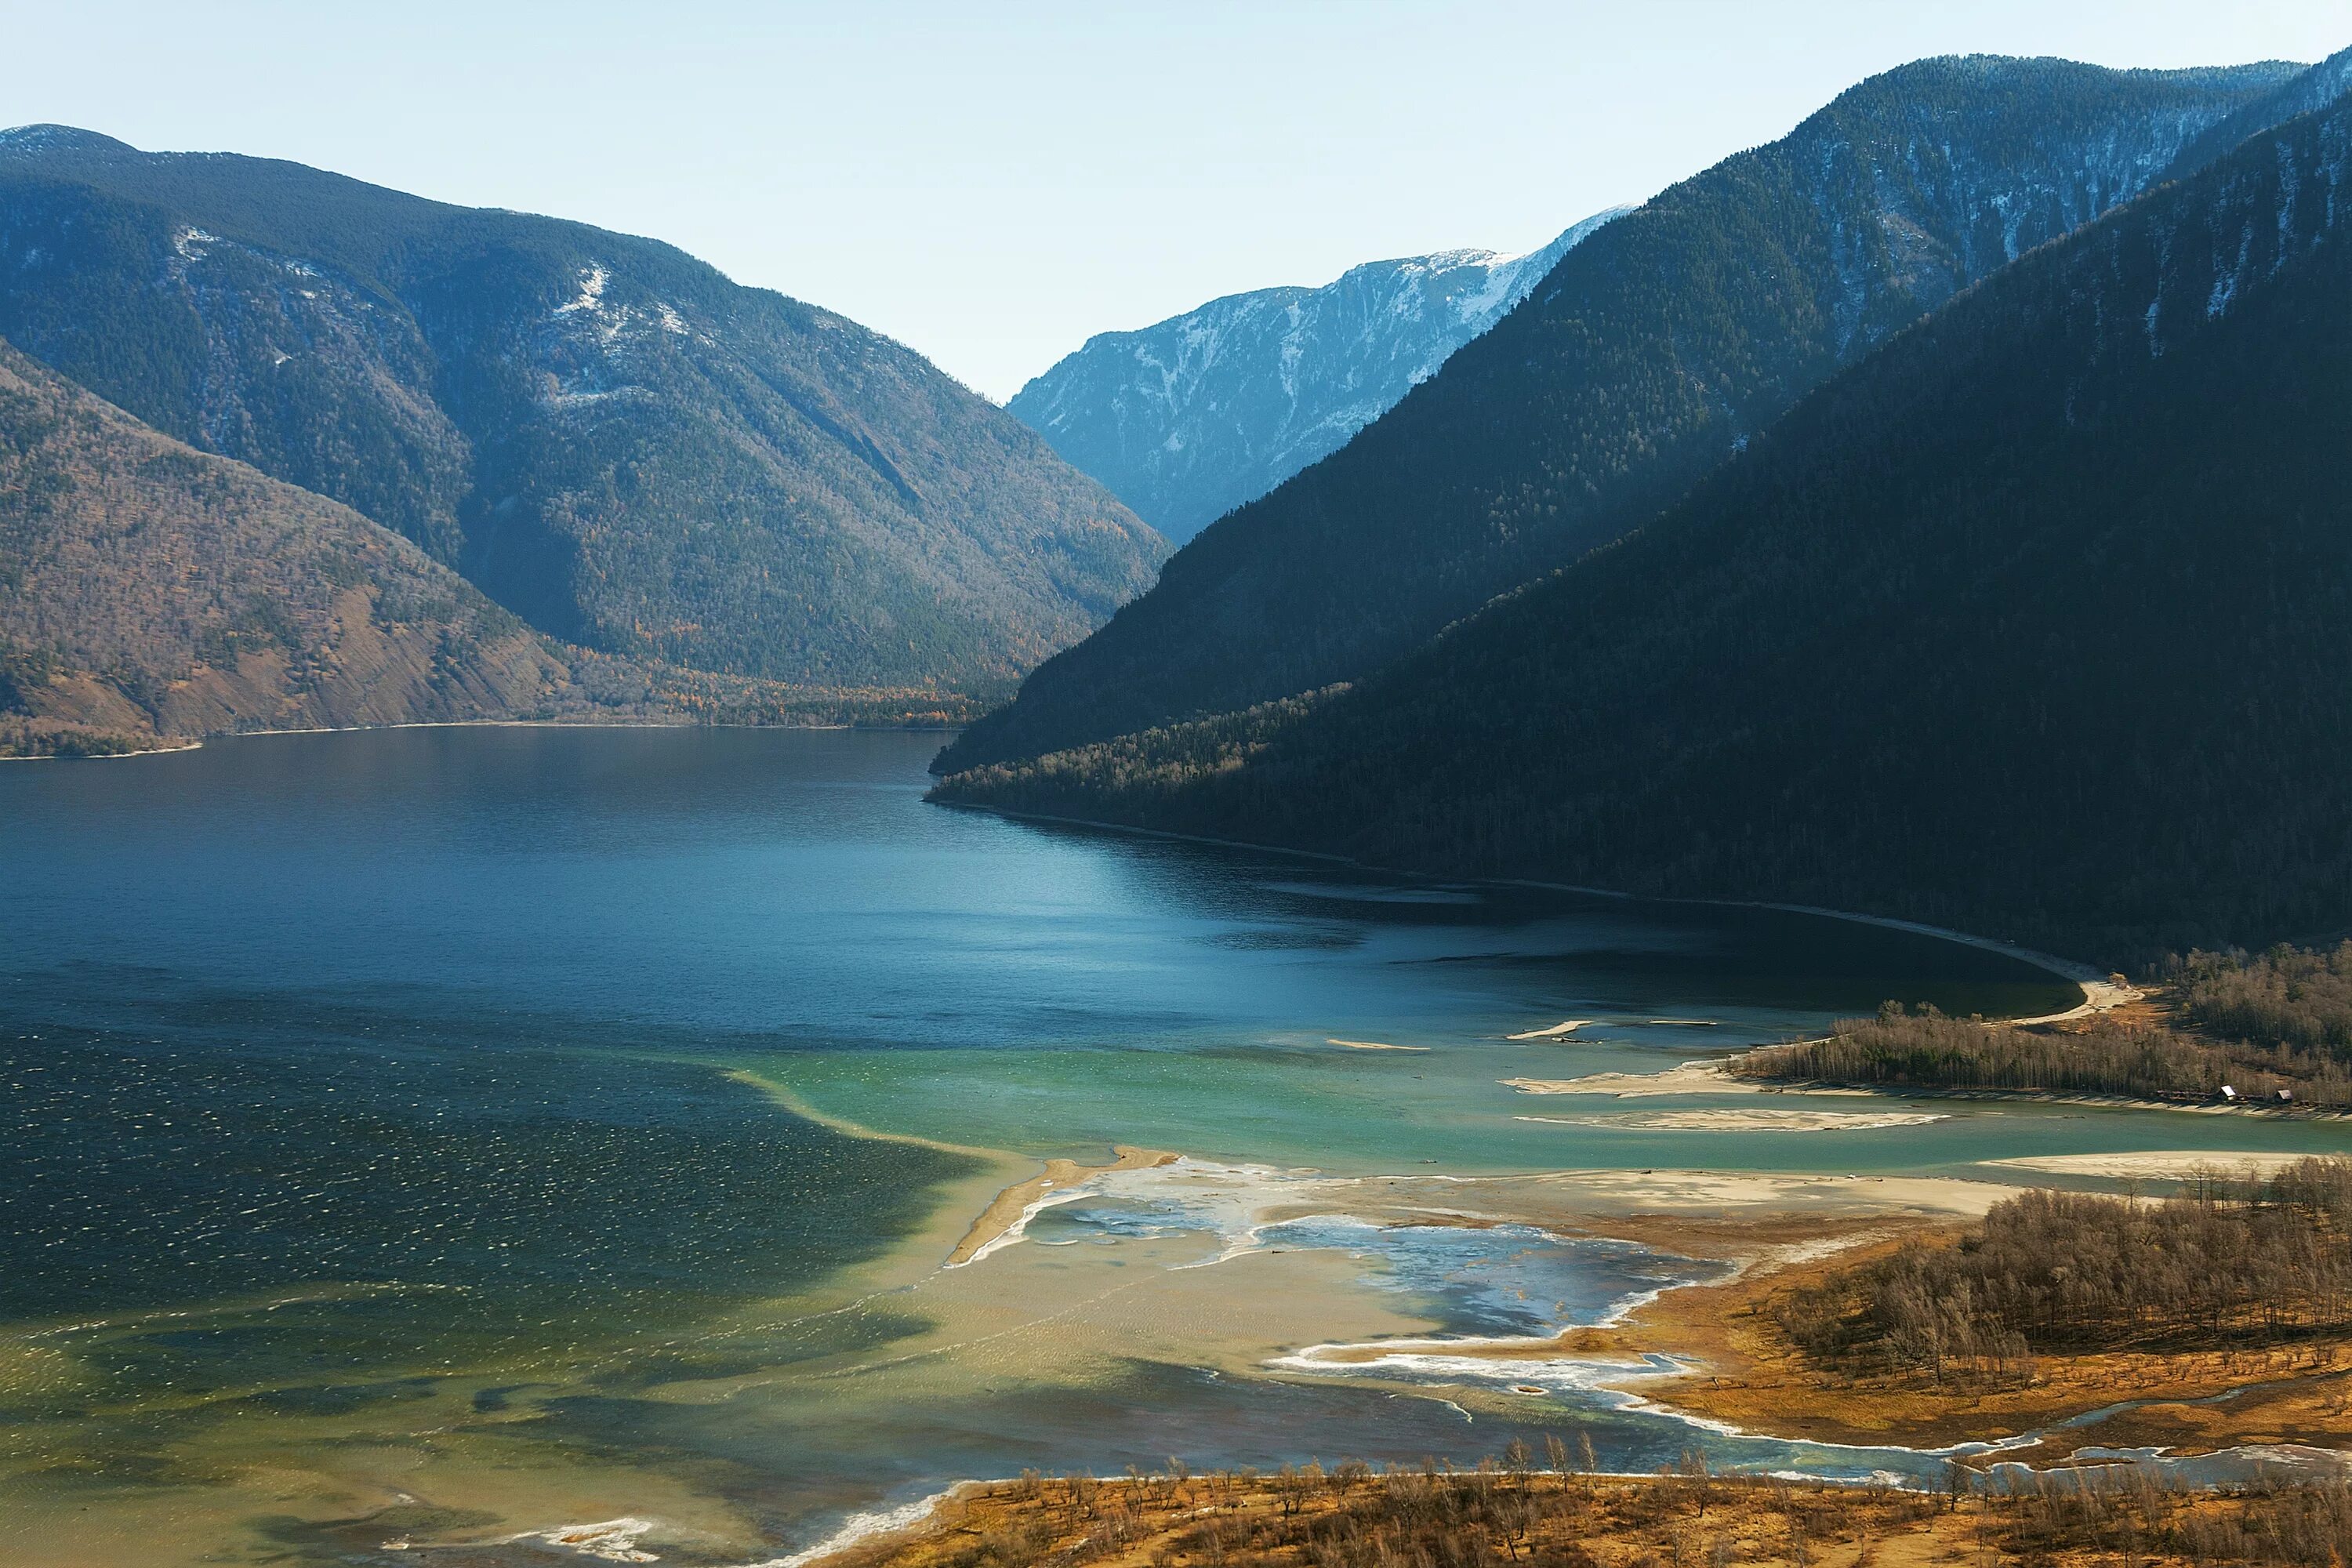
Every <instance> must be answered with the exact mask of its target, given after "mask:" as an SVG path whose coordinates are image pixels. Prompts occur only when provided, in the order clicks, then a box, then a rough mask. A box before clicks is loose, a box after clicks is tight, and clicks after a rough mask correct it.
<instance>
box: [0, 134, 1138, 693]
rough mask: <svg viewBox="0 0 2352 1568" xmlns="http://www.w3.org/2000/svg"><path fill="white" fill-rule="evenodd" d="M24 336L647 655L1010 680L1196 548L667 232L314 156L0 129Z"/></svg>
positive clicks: (960, 394)
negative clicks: (624, 229)
mask: <svg viewBox="0 0 2352 1568" xmlns="http://www.w3.org/2000/svg"><path fill="white" fill-rule="evenodd" d="M0 336H5V337H7V338H9V339H10V340H11V341H13V342H16V344H17V346H18V347H20V348H22V349H23V350H25V351H26V353H30V354H32V355H34V356H35V357H36V358H37V359H40V360H42V361H44V362H45V363H48V364H49V365H51V366H52V367H53V368H55V369H58V370H59V371H61V372H62V373H64V374H67V375H68V376H69V377H71V378H73V379H74V380H76V381H78V382H79V383H81V384H83V385H85V386H87V387H89V388H90V389H91V390H92V391H95V392H97V393H98V394H99V395H101V396H103V397H105V398H107V399H108V400H109V401H111V402H113V403H115V404H117V405H120V406H121V407H123V408H125V409H127V410H129V411H130V412H131V413H132V414H133V415H135V416H138V417H140V418H141V419H142V420H145V421H146V422H148V423H149V424H152V425H153V426H156V427H157V428H159V429H161V430H163V431H164V432H166V433H167V434H170V435H172V436H174V437H178V438H179V439H182V440H184V441H186V442H188V443H189V444H191V445H192V446H194V447H200V448H202V449H204V450H207V451H211V452H215V453H218V454H221V455H223V456H226V457H232V458H237V459H239V460H242V461H245V462H248V463H251V464H252V465H253V466H254V467H256V468H259V469H261V470H263V471H264V472H266V473H268V474H270V475H272V476H273V477H275V478H278V479H285V480H287V481H289V482H291V483H294V484H298V485H300V486H302V487H303V488H305V489H311V490H315V491H317V492H319V493H320V494H322V495H326V496H330V497H332V498H334V499H335V500H341V501H342V502H344V503H345V504H347V505H349V506H351V507H352V508H354V509H355V510H359V511H361V512H362V513H365V514H366V515H367V516H369V517H371V518H373V519H374V520H375V521H379V522H382V523H384V524H385V525H387V526H389V527H391V528H393V529H394V530H395V531H399V532H400V533H403V534H404V535H406V536H407V537H408V538H409V539H411V540H413V541H415V542H417V543H418V544H419V545H421V546H422V547H424V549H425V551H426V552H428V553H430V554H431V555H433V556H434V557H435V558H436V559H437V560H439V561H441V562H443V563H446V564H449V565H451V566H453V567H455V568H457V570H458V571H460V572H461V573H462V574H465V575H466V576H467V577H468V578H469V579H471V580H472V581H473V582H474V583H476V584H478V586H480V587H481V588H483V589H484V590H485V591H486V592H488V594H489V595H490V596H491V597H492V598H494V599H496V600H498V601H499V602H500V603H501V604H504V605H507V606H508V607H509V608H510V609H512V610H514V611H515V612H516V613H517V614H519V615H520V616H524V617H525V618H526V619H527V620H529V621H530V622H531V623H532V624H533V625H535V626H538V627H539V628H540V629H541V630H543V631H546V632H548V633H550V634H551V635H554V636H556V637H563V638H565V639H568V640H571V641H573V642H577V643H581V644H584V645H586V646H588V647H593V648H597V649H601V650H604V651H606V652H609V653H615V654H621V655H625V656H629V657H632V658H646V659H657V660H664V661H668V662H670V663H673V664H677V665H683V666H690V667H695V668H703V669H710V670H720V671H731V672H735V673H738V674H743V675H750V676H760V677H767V678H772V679H782V680H791V681H802V682H808V683H813V684H825V685H835V686H839V685H866V686H882V685H893V684H914V685H920V684H924V683H939V684H950V685H971V684H973V683H986V682H992V681H1001V680H1003V679H1006V678H1008V677H1010V676H1013V675H1014V674H1017V673H1018V672H1019V671H1020V670H1022V669H1024V668H1026V667H1027V666H1029V665H1031V664H1033V663H1034V662H1035V661H1036V660H1037V659H1039V658H1044V657H1045V655H1046V654H1047V653H1050V652H1051V651H1053V650H1054V649H1055V648H1056V647H1061V646H1063V645H1065V644H1066V643H1067V642H1069V641H1071V640H1073V639H1075V638H1076V637H1080V636H1083V635H1084V634H1085V633H1086V632H1087V630H1088V629H1090V628H1091V627H1092V626H1096V625H1097V624H1098V623H1099V622H1101V621H1102V620H1103V619H1104V618H1105V617H1107V616H1108V615H1109V614H1110V613H1111V611H1112V610H1113V609H1115V608H1116V607H1117V606H1118V605H1119V604H1120V603H1121V602H1123V601H1124V600H1125V599H1127V598H1129V597H1130V596H1131V595H1134V594H1136V593H1138V592H1139V591H1140V590H1141V589H1142V588H1144V587H1145V586H1147V585H1148V584H1149V583H1150V580H1151V577H1152V574H1153V572H1154V569H1155V568H1156V567H1157V565H1158V564H1159V562H1160V557H1161V555H1162V554H1163V553H1164V552H1165V548H1166V547H1165V545H1164V543H1163V542H1161V541H1160V539H1159V538H1158V537H1157V536H1156V535H1155V534H1153V533H1152V532H1151V531H1150V530H1149V529H1148V528H1146V527H1144V526H1143V525H1142V524H1141V523H1140V522H1139V521H1137V520H1136V519H1135V517H1134V516H1133V515H1132V514H1131V513H1130V512H1129V511H1128V510H1127V509H1126V508H1125V507H1123V506H1121V505H1120V504H1119V503H1118V501H1117V500H1115V499H1114V498H1113V497H1112V496H1110V495H1109V494H1108V492H1107V491H1105V490H1104V489H1102V488H1101V487H1100V486H1098V485H1097V484H1096V483H1095V482H1094V481H1092V480H1090V479H1087V478H1086V477H1084V476H1083V475H1081V474H1079V473H1077V472H1076V471H1075V470H1073V469H1072V468H1070V467H1069V466H1068V465H1066V463H1064V462H1063V461H1062V460H1061V459H1060V458H1056V457H1055V455H1054V454H1053V452H1052V451H1051V450H1050V449H1049V448H1048V447H1046V446H1045V443H1044V442H1043V441H1042V440H1040V439H1039V438H1038V437H1036V436H1035V435H1034V433H1032V432H1031V431H1030V430H1028V429H1027V428H1026V427H1025V426H1022V425H1021V424H1020V423H1019V422H1018V421H1017V420H1015V419H1013V418H1012V417H1011V416H1008V415H1006V414H1005V413H1004V412H1003V411H1002V410H1000V409H996V408H993V407H992V406H990V405H988V404H987V403H986V402H985V400H983V399H982V398H980V397H978V396H976V395H973V394H971V393H970V392H968V391H966V390H965V389H963V388H962V387H961V386H959V385H957V384H955V383H954V382H953V381H952V380H950V378H948V377H947V376H945V375H943V374H940V372H939V371H937V370H936V369H935V368H933V367H932V366H931V365H930V364H929V363H927V362H926V361H924V360H923V359H922V358H921V357H920V356H919V355H917V354H915V353H912V352H910V351H908V349H906V348H904V347H902V346H900V345H899V344H898V343H895V342H890V341H889V340H888V339H886V338H883V337H881V336H879V335H878V334H877V333H874V332H871V331H866V329H864V328H862V327H860V326H858V325H857V324H856V322H853V321H846V320H845V319H844V318H842V317H839V316H836V315H834V314H832V313H831V312H829V311H826V310H820V309H818V308H816V307H814V306H811V305H807V304H803V303H801V302H800V301H797V300H790V299H787V298H785V297H783V296H782V295H778V294H774V293H771V292H768V291H766V290H761V289H744V288H741V287H739V286H737V285H736V284H734V283H732V282H730V280H729V279H726V278H725V277H723V276H722V275H720V274H719V272H718V271H716V270H715V269H714V268H709V267H707V266H705V265H703V264H702V263H700V262H698V261H696V260H695V259H694V258H691V257H688V256H686V255H684V254H682V253H680V252H678V251H677V250H674V249H672V248H670V247H667V246H664V245H660V244H657V243H656V242H653V241H650V240H644V239H637V238H633V237H628V236H625V235H616V234H610V233H606V232H604V231H602V230H599V229H593V228H589V227H587V226H583V225H579V224H571V223H564V222H560V221H557V220H554V219H550V218H541V217H534V216H529V215H524V214H517V213H505V212H488V211H476V210H471V209H465V208H458V207H451V206H446V205H441V204H438V203H435V202H429V201H424V200H420V199H418V198H416V197H413V196H408V195H402V194H400V193H398V192H394V191H386V190H383V189H380V188H377V187H374V186H370V185H366V184H361V183H359V182H357V181H353V180H347V179H343V178H341V177H340V176H336V175H332V174H323V173H321V172H320V171H318V170H314V169H308V168H304V167H302V166H300V165H299V164H292V163H275V162H270V161H266V160H260V159H250V158H240V157H232V156H226V155H215V154H163V153H142V152H138V151H136V150H134V149H132V148H130V147H126V146H124V145H123V144H122V143H121V142H113V141H110V140H109V139H107V138H105V137H101V136H95V135H92V134H90V133H89V132H77V131H71V130H68V129H65V128H61V127H33V128H29V129H26V130H20V131H15V132H5V133H0Z"/></svg>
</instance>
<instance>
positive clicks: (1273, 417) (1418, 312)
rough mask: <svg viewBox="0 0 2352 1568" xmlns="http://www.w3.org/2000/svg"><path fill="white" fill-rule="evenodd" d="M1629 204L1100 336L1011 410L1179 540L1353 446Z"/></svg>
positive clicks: (1214, 303) (1027, 390)
mask: <svg viewBox="0 0 2352 1568" xmlns="http://www.w3.org/2000/svg"><path fill="white" fill-rule="evenodd" d="M1622 210H1623V209H1612V211H1610V212H1606V213H1602V214H1601V215H1599V216H1594V217H1590V218H1587V219H1585V220H1584V221H1583V222H1581V223H1580V224H1578V225H1576V226H1574V227H1572V228H1570V230H1569V231H1568V232H1567V233H1565V234H1563V235H1561V236H1560V237H1559V238H1557V239H1555V240H1553V241H1552V242H1551V243H1550V244H1549V245H1547V246H1545V247H1542V248H1541V249H1539V250H1531V251H1528V252H1527V253H1526V254H1525V255H1521V256H1497V255H1496V254H1495V253H1494V252H1493V251H1488V250H1448V251H1441V252H1439V253H1437V254H1435V255H1433V256H1415V257H1410V258H1406V259H1404V260H1402V261H1374V262H1368V263H1366V264H1365V265H1364V266H1361V267H1357V268H1350V269H1349V271H1348V272H1347V273H1346V274H1345V275H1344V276H1342V277H1341V278H1340V279H1339V280H1338V281H1336V282H1333V283H1329V284H1326V285H1325V286H1324V287H1322V288H1320V289H1257V290H1255V292H1252V293H1248V294H1232V295H1228V296H1226V297H1225V298H1224V299H1222V300H1211V301H1210V302H1209V303H1207V304H1205V305H1203V306H1202V307H1201V308H1200V309H1199V310H1188V311H1186V312H1185V313H1184V314H1183V315H1181V316H1171V317H1170V318H1169V319H1168V320H1167V321H1160V322H1159V323H1157V324H1156V325H1153V326H1149V327H1145V328H1143V329H1141V330H1140V331H1131V332H1105V333H1103V334H1101V335H1100V336H1098V337H1094V338H1090V339H1088V340H1087V344H1086V346H1085V347H1084V348H1082V349H1080V350H1078V352H1077V353H1074V354H1071V355H1070V356H1068V357H1067V358H1066V359H1064V360H1063V361H1061V362H1060V363H1057V364H1055V366H1054V367H1053V368H1052V369H1051V370H1049V371H1047V372H1046V373H1045V374H1043V375H1041V376H1039V377H1037V378H1036V379H1035V380H1034V381H1032V382H1031V383H1030V384H1028V385H1026V386H1024V387H1023V388H1022V389H1021V391H1020V393H1019V394H1018V395H1016V396H1014V398H1013V401H1012V402H1011V403H1010V404H1008V405H1006V406H1007V407H1008V408H1009V409H1010V410H1011V411H1012V412H1013V414H1014V415H1016V416H1019V417H1020V418H1021V420H1022V421H1023V422H1024V423H1025V424H1027V425H1028V426H1030V427H1031V428H1033V429H1034V430H1036V431H1037V432H1038V433H1039V434H1040V435H1042V436H1044V437H1045V439H1046V440H1048V441H1049V442H1051V443H1053V447H1054V449H1055V451H1057V452H1059V453H1060V454H1061V455H1062V456H1063V457H1065V458H1068V459H1069V460H1070V461H1071V462H1072V463H1074V464H1076V466H1077V467H1078V468H1081V469H1083V470H1085V471H1086V472H1087V473H1089V474H1091V475H1093V476H1094V477H1095V478H1096V479H1100V480H1101V481H1102V482H1103V483H1104V484H1106V485H1108V486H1109V487H1110V489H1111V490H1112V491H1113V492H1114V493H1115V494H1117V495H1118V497H1119V499H1120V500H1124V501H1126V502H1127V503H1128V505H1129V506H1131V507H1133V508H1134V509H1135V510H1136V511H1137V512H1138V513H1139V515H1141V516H1142V518H1143V519H1144V521H1147V522H1149V523H1150V524H1151V525H1152V526H1153V527H1154V528H1157V529H1158V530H1160V532H1161V533H1163V534H1165V535H1167V536H1168V538H1169V539H1171V540H1172V541H1174V542H1178V543H1180V544H1181V542H1184V541H1185V540H1187V539H1190V538H1192V536H1193V535H1194V534H1196V533H1198V532H1199V531H1201V530H1202V528H1204V527H1206V526H1207V525H1208V524H1210V523H1212V522H1213V521H1216V520H1217V519H1218V518H1220V517H1222V516H1223V515H1224V514H1225V513H1226V512H1228V511H1231V510H1233V509H1234V507H1236V506H1239V505H1241V504H1242V503H1243V502H1244V501H1248V500H1255V499H1257V498H1258V497H1259V496H1262V495H1264V494H1265V492H1266V491H1268V490H1270V489H1274V487H1275V486H1276V485H1278V484H1280V483H1281V482H1282V481H1283V480H1285V479H1288V478H1289V477H1290V476H1291V475H1293V474H1295V473H1297V472H1298V470H1299V469H1301V468H1306V467H1307V466H1308V465H1309V464H1311V463H1315V462H1318V461H1320V460H1321V459H1322V458H1327V457H1328V456H1329V455H1330V454H1331V453H1333V452H1335V451H1338V450H1339V448H1340V447H1343V446H1345V445H1346V444H1347V442H1348V438H1349V437H1351V436H1353V435H1355V433H1356V432H1357V431H1359V430H1360V429H1362V428H1363V427H1364V426H1367V425H1369V424H1370V423H1371V422H1372V421H1373V420H1375V419H1377V418H1379V417H1380V416H1381V415H1382V414H1385V413H1386V412H1388V410H1389V409H1391V408H1392V407H1394V406H1395V405H1396V402H1397V399H1399V398H1401V397H1402V396H1403V395H1405V394H1406V393H1408V392H1410V391H1412V388H1413V387H1415V386H1417V385H1418V384H1421V383H1422V382H1423V381H1426V380H1428V379H1429V377H1430V376H1431V375H1433V374H1435V373H1436V371H1437V367H1438V366H1439V365H1442V364H1444V363H1445V361H1446V359H1447V358H1448V356H1450V355H1451V354H1452V353H1454V350H1456V349H1458V348H1460V347H1461V346H1462V345H1463V344H1464V343H1465V342H1469V341H1470V340H1471V339H1472V338H1475V337H1476V336H1477V335H1478V334H1479V333H1480V332H1483V331H1486V329H1487V328H1488V327H1491V326H1493V325H1494V324H1495V323H1496V321H1499V320H1501V319H1502V317H1503V316H1504V315H1505V314H1506V313H1507V311H1509V310H1510V309H1511V308H1512V307H1513V306H1515V305H1517V303H1518V302H1519V301H1520V300H1523V299H1525V298H1526V297H1527V292H1528V289H1532V288H1534V287H1535V286H1536V283H1537V282H1538V280H1539V279H1541V278H1542V277H1543V276H1544V274H1545V273H1547V272H1549V271H1550V270H1551V269H1552V266H1553V264H1554V263H1556V262H1558V261H1559V258H1561V257H1562V256H1564V255H1566V254H1567V253H1568V251H1569V249H1570V247H1572V246H1574V245H1575V244H1576V243H1577V242H1578V241H1580V240H1581V239H1583V238H1584V237H1586V236H1587V235H1589V234H1591V233H1592V231H1593V230H1595V229H1597V228H1599V227H1600V226H1601V225H1602V224H1604V223H1606V222H1608V221H1609V220H1610V219H1611V218H1612V217H1615V216H1618V213H1619V212H1620V211H1622Z"/></svg>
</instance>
